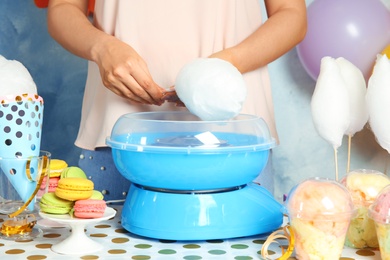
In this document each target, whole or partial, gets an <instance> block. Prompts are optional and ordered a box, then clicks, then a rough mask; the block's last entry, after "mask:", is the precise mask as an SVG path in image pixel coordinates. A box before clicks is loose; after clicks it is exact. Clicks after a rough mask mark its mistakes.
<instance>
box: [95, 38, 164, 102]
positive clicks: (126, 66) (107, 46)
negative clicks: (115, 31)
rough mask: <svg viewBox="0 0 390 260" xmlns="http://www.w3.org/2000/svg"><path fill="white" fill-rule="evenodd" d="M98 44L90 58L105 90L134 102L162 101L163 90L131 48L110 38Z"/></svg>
mask: <svg viewBox="0 0 390 260" xmlns="http://www.w3.org/2000/svg"><path fill="white" fill-rule="evenodd" d="M101 45H102V46H99V47H98V48H99V51H97V52H96V53H97V54H96V59H95V60H94V61H95V62H96V63H97V65H98V66H99V70H100V74H101V78H102V81H103V84H104V85H105V86H106V87H107V88H108V89H110V90H111V91H112V92H114V93H115V94H117V95H119V96H121V97H124V98H128V99H130V100H132V101H134V102H137V103H142V104H154V105H161V104H162V103H163V102H164V101H163V99H162V98H163V93H164V91H165V90H164V89H163V88H161V87H160V86H158V85H157V84H156V83H155V82H154V81H153V79H152V77H151V75H150V72H149V69H148V67H147V65H146V63H145V61H144V60H143V59H142V58H141V57H140V56H139V55H138V53H137V52H136V51H135V50H134V49H133V48H132V47H130V46H129V45H127V44H126V43H124V42H122V41H120V40H118V39H116V38H114V37H112V38H111V39H110V40H108V41H105V42H103V43H102V44H101Z"/></svg>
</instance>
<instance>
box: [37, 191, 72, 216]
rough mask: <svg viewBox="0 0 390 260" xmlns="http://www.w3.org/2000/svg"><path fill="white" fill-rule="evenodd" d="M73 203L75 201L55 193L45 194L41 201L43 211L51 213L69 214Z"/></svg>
mask: <svg viewBox="0 0 390 260" xmlns="http://www.w3.org/2000/svg"><path fill="white" fill-rule="evenodd" d="M73 205H74V202H73V201H69V200H64V199H61V198H58V197H57V196H56V195H55V194H54V193H45V194H43V196H42V198H41V200H40V201H39V206H40V209H41V211H42V212H44V213H49V214H68V213H69V212H70V211H71V209H72V208H73Z"/></svg>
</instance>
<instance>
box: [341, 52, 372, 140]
mask: <svg viewBox="0 0 390 260" xmlns="http://www.w3.org/2000/svg"><path fill="white" fill-rule="evenodd" d="M336 63H337V64H338V66H339V68H340V71H341V75H342V77H343V79H344V81H345V83H346V84H345V86H346V87H347V90H348V95H349V112H350V116H349V117H350V125H349V127H348V129H347V130H346V132H345V134H346V135H350V136H353V135H354V134H355V133H357V132H359V131H360V130H362V129H363V127H364V126H365V124H366V123H367V120H368V110H367V104H366V92H367V87H366V80H365V79H364V76H363V73H362V72H361V71H360V69H359V68H358V67H356V66H355V65H354V64H353V63H351V62H350V61H348V60H346V59H344V58H342V57H340V58H337V59H336Z"/></svg>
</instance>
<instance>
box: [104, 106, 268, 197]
mask: <svg viewBox="0 0 390 260" xmlns="http://www.w3.org/2000/svg"><path fill="white" fill-rule="evenodd" d="M106 143H107V144H108V146H110V147H111V148H112V155H113V159H114V162H115V165H116V167H117V169H118V170H119V172H120V173H121V174H122V175H123V176H124V177H125V178H127V179H129V180H130V181H131V182H132V183H136V184H140V185H142V186H146V187H152V188H160V189H168V190H214V189H220V188H227V187H235V186H239V185H243V184H247V183H249V182H251V181H253V180H254V179H255V178H256V177H257V176H258V175H259V174H260V173H261V171H262V170H263V169H264V167H265V165H266V163H267V161H268V156H269V150H270V149H271V148H273V147H274V146H275V140H274V139H273V138H272V137H271V136H270V133H269V130H268V127H267V125H266V123H265V122H264V120H263V119H261V118H259V117H257V116H253V115H245V114H241V115H239V116H237V117H236V118H234V119H232V120H229V121H202V120H200V119H199V118H197V117H196V116H194V115H192V114H191V113H189V112H144V113H133V114H126V115H123V116H122V117H121V118H119V119H118V121H117V122H116V124H115V125H114V128H113V130H112V133H111V136H110V137H108V138H107V140H106Z"/></svg>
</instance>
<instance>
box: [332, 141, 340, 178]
mask: <svg viewBox="0 0 390 260" xmlns="http://www.w3.org/2000/svg"><path fill="white" fill-rule="evenodd" d="M333 150H334V162H335V168H336V174H335V179H336V181H338V180H339V166H338V162H337V149H336V148H333Z"/></svg>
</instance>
